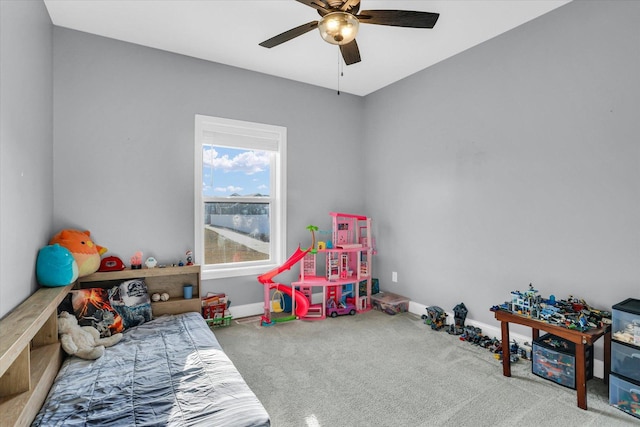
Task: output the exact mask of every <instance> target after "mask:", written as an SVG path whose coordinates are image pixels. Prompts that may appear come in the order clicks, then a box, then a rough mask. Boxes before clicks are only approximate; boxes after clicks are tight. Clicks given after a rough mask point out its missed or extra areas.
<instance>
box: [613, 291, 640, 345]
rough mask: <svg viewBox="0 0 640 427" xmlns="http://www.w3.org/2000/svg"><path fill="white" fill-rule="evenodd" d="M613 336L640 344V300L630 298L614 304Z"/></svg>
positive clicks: (630, 342) (619, 339)
mask: <svg viewBox="0 0 640 427" xmlns="http://www.w3.org/2000/svg"><path fill="white" fill-rule="evenodd" d="M611 318H612V326H611V332H612V338H613V339H614V340H616V341H620V342H626V343H629V344H633V345H636V346H640V300H637V299H633V298H629V299H626V300H624V301H622V302H621V303H618V304H616V305H614V306H613V311H612V313H611Z"/></svg>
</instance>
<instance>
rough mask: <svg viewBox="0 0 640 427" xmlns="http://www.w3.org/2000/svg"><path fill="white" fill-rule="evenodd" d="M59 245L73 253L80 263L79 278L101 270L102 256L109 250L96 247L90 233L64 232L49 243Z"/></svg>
mask: <svg viewBox="0 0 640 427" xmlns="http://www.w3.org/2000/svg"><path fill="white" fill-rule="evenodd" d="M55 243H58V244H59V245H60V246H63V247H65V248H67V249H68V250H69V252H71V254H72V255H73V258H74V259H75V260H76V262H77V263H78V277H83V276H88V275H89V274H91V273H95V272H96V271H98V268H100V256H101V255H102V254H104V253H105V252H107V248H103V247H102V246H98V245H96V244H95V243H94V242H93V241H92V240H91V233H90V232H89V231H79V230H62V231H60V232H59V233H58V234H56V235H55V236H53V238H52V239H51V241H50V242H49V244H50V245H53V244H55Z"/></svg>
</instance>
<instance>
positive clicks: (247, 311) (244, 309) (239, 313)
mask: <svg viewBox="0 0 640 427" xmlns="http://www.w3.org/2000/svg"><path fill="white" fill-rule="evenodd" d="M229 311H230V312H231V316H232V317H233V318H234V319H241V318H243V317H251V316H259V315H261V314H263V313H264V304H263V303H261V302H256V303H253V304H244V305H232V306H231V307H229Z"/></svg>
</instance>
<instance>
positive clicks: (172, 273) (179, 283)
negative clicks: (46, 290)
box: [77, 265, 201, 317]
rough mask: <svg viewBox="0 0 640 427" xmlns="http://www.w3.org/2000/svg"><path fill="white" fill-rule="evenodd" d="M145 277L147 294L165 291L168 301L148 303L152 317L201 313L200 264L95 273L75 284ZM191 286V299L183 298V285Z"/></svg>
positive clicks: (105, 285)
mask: <svg viewBox="0 0 640 427" xmlns="http://www.w3.org/2000/svg"><path fill="white" fill-rule="evenodd" d="M130 279H144V281H145V283H146V285H147V289H148V290H149V295H152V294H154V293H160V294H161V293H163V292H166V293H168V294H169V300H168V301H158V302H152V303H151V310H152V311H153V315H154V317H157V316H162V315H163V314H180V313H187V312H191V311H195V312H198V313H199V312H200V311H201V305H200V266H199V265H185V266H183V267H162V268H159V267H156V268H141V269H138V270H132V269H130V268H127V269H125V270H121V271H105V272H96V273H93V274H90V275H88V276H84V277H80V278H79V279H78V285H77V287H78V288H79V289H86V288H93V287H97V288H110V287H112V286H114V285H117V284H119V283H121V282H122V281H125V280H130ZM184 285H193V298H191V299H184V298H183V290H182V288H183V286H184Z"/></svg>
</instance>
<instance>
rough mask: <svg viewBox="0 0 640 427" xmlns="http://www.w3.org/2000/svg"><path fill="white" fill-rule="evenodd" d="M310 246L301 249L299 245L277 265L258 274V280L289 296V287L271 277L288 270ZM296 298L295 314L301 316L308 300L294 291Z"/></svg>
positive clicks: (306, 309)
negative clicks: (286, 258) (282, 262)
mask: <svg viewBox="0 0 640 427" xmlns="http://www.w3.org/2000/svg"><path fill="white" fill-rule="evenodd" d="M310 250H311V248H309V249H305V250H302V249H300V246H298V249H296V251H295V252H294V253H293V255H291V256H290V257H289V259H288V260H286V261H285V262H284V264H282V265H281V266H279V267H276V268H274V269H273V270H269V271H267V272H266V273H264V274H263V275H261V276H258V281H259V282H260V283H262V284H263V285H267V286H269V289H277V290H279V291H280V292H282V293H284V294H287V295H289V296H291V294H292V292H291V287H290V286H286V285H283V284H282V283H275V282H274V281H273V280H272V279H273V278H274V277H275V276H277V275H278V274H280V273H282V272H283V271H285V270H290V269H291V267H293V266H294V265H295V264H297V263H298V262H299V261H300V260H301V259H302V258H304V256H305V255H306V254H307V252H309V251H310ZM295 300H296V316H299V317H303V316H305V315H306V314H307V311H309V301H308V300H307V298H306V297H305V296H304V295H303V294H302V293H301V292H295Z"/></svg>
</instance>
